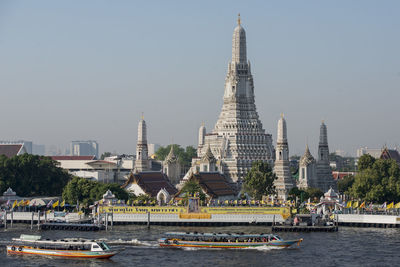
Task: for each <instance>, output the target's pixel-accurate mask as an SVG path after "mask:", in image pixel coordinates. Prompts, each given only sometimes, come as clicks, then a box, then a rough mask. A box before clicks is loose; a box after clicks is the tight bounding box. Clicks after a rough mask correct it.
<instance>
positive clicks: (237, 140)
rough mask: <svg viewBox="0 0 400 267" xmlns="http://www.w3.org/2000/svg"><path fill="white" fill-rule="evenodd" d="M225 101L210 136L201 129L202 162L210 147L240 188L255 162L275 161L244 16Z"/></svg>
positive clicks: (234, 44) (235, 40) (236, 32)
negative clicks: (263, 120)
mask: <svg viewBox="0 0 400 267" xmlns="http://www.w3.org/2000/svg"><path fill="white" fill-rule="evenodd" d="M223 100H224V102H223V105H222V110H221V113H220V115H219V118H218V120H217V123H216V124H215V127H214V129H213V131H212V132H210V133H206V128H205V126H204V124H203V125H201V127H200V129H199V138H198V139H199V144H198V159H201V158H202V157H203V155H204V154H206V153H207V151H208V148H210V149H211V152H212V154H213V155H214V157H215V158H216V159H217V160H220V162H221V165H222V171H223V173H224V174H225V176H226V177H227V178H228V179H229V180H230V182H231V183H235V184H236V185H238V187H240V184H241V182H242V179H243V178H244V177H245V175H246V174H247V172H248V171H249V170H250V168H251V165H252V163H253V162H254V161H257V160H262V161H268V162H269V163H271V164H272V163H273V159H274V147H273V145H272V136H271V134H268V133H266V132H265V130H264V129H263V126H262V123H261V121H260V119H259V116H258V113H257V110H256V105H255V95H254V84H253V76H252V74H251V66H250V62H249V61H248V60H247V51H246V32H245V30H244V28H243V27H242V25H241V21H240V17H239V18H238V25H237V27H236V28H235V29H234V32H233V38H232V60H231V62H229V64H228V71H227V76H226V78H225V90H224V97H223ZM194 162H198V161H196V160H195V161H194Z"/></svg>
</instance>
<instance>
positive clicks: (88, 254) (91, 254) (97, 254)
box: [7, 246, 118, 259]
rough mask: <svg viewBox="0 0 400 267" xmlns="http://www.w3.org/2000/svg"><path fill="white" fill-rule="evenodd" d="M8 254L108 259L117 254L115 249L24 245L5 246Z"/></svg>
mask: <svg viewBox="0 0 400 267" xmlns="http://www.w3.org/2000/svg"><path fill="white" fill-rule="evenodd" d="M7 253H9V254H20V255H23V254H27V255H42V256H54V257H64V258H89V259H108V258H111V257H112V256H114V255H115V254H117V253H118V252H117V251H109V252H103V251H76V250H50V249H38V248H31V247H26V246H25V247H24V246H7Z"/></svg>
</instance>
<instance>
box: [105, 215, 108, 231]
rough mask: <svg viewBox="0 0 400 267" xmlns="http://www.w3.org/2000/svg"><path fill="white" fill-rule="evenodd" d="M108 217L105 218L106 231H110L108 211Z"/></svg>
mask: <svg viewBox="0 0 400 267" xmlns="http://www.w3.org/2000/svg"><path fill="white" fill-rule="evenodd" d="M105 216H106V219H105V224H106V231H108V213H105Z"/></svg>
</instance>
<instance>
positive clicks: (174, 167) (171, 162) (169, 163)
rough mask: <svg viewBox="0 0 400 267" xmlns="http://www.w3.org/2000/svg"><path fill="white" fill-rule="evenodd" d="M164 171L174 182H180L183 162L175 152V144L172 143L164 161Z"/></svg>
mask: <svg viewBox="0 0 400 267" xmlns="http://www.w3.org/2000/svg"><path fill="white" fill-rule="evenodd" d="M163 167H164V168H163V169H164V173H165V174H166V175H167V176H168V178H169V180H170V181H171V183H172V184H174V185H176V184H178V183H179V180H180V178H181V164H180V163H179V160H178V157H177V156H176V155H175V153H174V145H171V150H170V151H169V154H168V156H167V157H166V158H165V160H164V162H163Z"/></svg>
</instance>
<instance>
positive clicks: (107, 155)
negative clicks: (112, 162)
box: [100, 152, 111, 160]
mask: <svg viewBox="0 0 400 267" xmlns="http://www.w3.org/2000/svg"><path fill="white" fill-rule="evenodd" d="M110 156H111V152H104V153H103V154H101V156H100V159H101V160H103V159H105V158H107V157H110Z"/></svg>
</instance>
